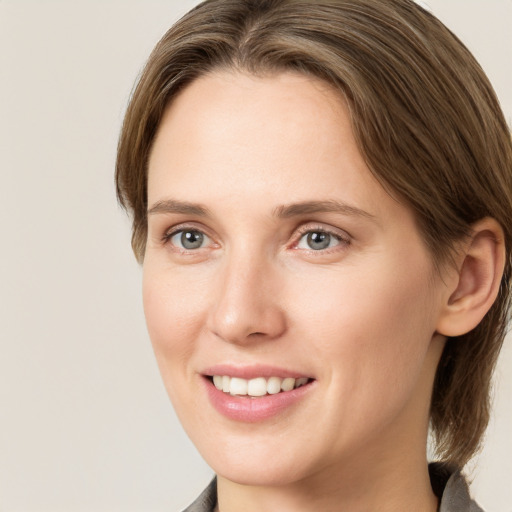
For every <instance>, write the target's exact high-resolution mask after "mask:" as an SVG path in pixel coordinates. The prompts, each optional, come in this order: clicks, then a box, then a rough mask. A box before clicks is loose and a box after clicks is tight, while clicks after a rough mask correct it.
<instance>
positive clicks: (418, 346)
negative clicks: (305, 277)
mask: <svg viewBox="0 0 512 512" xmlns="http://www.w3.org/2000/svg"><path fill="white" fill-rule="evenodd" d="M377 260H378V263H376V264H375V265H365V266H364V272H358V271H357V269H356V268H352V269H346V270H345V269H343V270H340V271H339V272H337V273H332V274H331V275H325V276H323V277H321V278H319V277H318V276H316V279H312V280H311V282H310V283H302V286H301V287H300V289H297V290H295V292H294V293H293V295H294V296H295V297H301V298H302V299H301V301H300V306H297V308H298V309H297V310H296V314H295V317H297V318H302V320H301V326H302V328H303V329H304V331H306V330H307V331H308V335H307V338H308V339H309V340H310V343H311V349H312V353H311V358H312V359H314V360H316V361H317V362H318V364H322V365H323V366H324V367H325V366H326V365H327V366H328V367H330V368H331V375H330V379H331V380H332V381H334V382H336V387H341V388H343V389H346V392H347V393H350V392H351V391H354V390H357V395H358V396H359V397H361V395H365V394H367V396H368V397H369V399H370V398H372V397H373V398H372V399H375V397H379V396H383V395H388V396H390V395H392V393H394V396H399V395H400V393H401V392H407V391H410V390H411V387H412V386H413V385H414V383H415V381H416V379H418V378H419V374H420V372H421V367H422V364H423V362H424V359H425V355H426V352H427V351H428V348H429V345H430V341H431V338H432V335H433V333H434V326H435V321H434V318H435V315H434V311H435V308H433V296H432V293H431V291H430V288H429V278H428V276H429V273H428V264H427V262H422V259H421V258H420V259H418V260H416V262H417V263H416V266H415V272H407V273H405V271H404V272H403V273H402V274H401V273H400V272H401V270H400V269H403V267H404V266H407V265H406V264H404V262H403V261H401V260H400V261H398V260H397V261H389V260H388V261H386V259H385V258H378V259H377ZM308 290H309V293H308ZM312 290H313V292H312ZM292 307H295V306H292Z"/></svg>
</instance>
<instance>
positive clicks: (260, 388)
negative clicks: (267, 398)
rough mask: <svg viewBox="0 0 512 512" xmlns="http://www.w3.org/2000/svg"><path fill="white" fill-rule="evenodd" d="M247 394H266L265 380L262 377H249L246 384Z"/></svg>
mask: <svg viewBox="0 0 512 512" xmlns="http://www.w3.org/2000/svg"><path fill="white" fill-rule="evenodd" d="M247 394H248V395H251V396H263V395H266V394H267V381H266V380H265V379H264V378H263V377H258V378H256V379H251V380H250V381H249V384H248V386H247Z"/></svg>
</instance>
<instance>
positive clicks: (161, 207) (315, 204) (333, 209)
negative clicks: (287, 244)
mask: <svg viewBox="0 0 512 512" xmlns="http://www.w3.org/2000/svg"><path fill="white" fill-rule="evenodd" d="M159 213H177V214H183V215H195V216H197V217H211V216H212V215H211V213H210V210H208V208H206V207H205V206H203V205H201V204H197V203H189V202H186V201H177V200H176V199H165V200H162V201H157V202H156V203H155V204H154V205H153V206H151V207H150V208H149V209H148V215H155V214H159ZM313 213H338V214H342V215H348V216H356V217H363V218H367V219H370V220H373V221H375V220H376V217H375V215H372V214H371V213H369V212H367V211H365V210H362V209H361V208H357V207H356V206H352V205H349V204H347V203H344V202H341V201H334V200H328V201H302V202H299V203H292V204H288V205H281V206H278V207H276V208H274V210H273V215H274V216H275V217H278V218H280V219H288V218H291V217H298V216H300V215H311V214H313Z"/></svg>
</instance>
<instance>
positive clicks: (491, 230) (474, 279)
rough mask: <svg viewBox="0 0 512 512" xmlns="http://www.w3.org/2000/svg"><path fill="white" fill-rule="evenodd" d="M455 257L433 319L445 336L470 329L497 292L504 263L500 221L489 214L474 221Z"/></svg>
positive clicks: (475, 324) (486, 309) (485, 310)
mask: <svg viewBox="0 0 512 512" xmlns="http://www.w3.org/2000/svg"><path fill="white" fill-rule="evenodd" d="M456 260H457V269H454V270H453V272H454V274H450V273H449V275H450V278H449V279H448V281H447V282H448V283H450V288H449V289H448V291H447V298H446V301H445V302H444V304H443V306H442V311H441V314H440V316H439V319H438V323H437V332H438V333H440V334H443V335H445V336H461V335H462V334H466V333H467V332H469V331H471V329H474V328H475V327H476V326H477V325H478V324H479V323H480V321H481V320H482V318H483V317H484V316H485V314H486V313H487V311H489V309H490V308H491V306H492V304H493V303H494V301H495V299H496V297H497V295H498V292H499V289H500V283H501V277H502V276H503V270H504V267H505V242H504V234H503V229H502V228H501V226H500V224H499V223H498V222H497V221H496V220H494V219H492V218H490V217H486V218H484V219H482V220H479V221H478V222H476V223H475V224H474V225H473V233H472V235H471V237H470V239H469V240H468V241H466V242H465V243H464V244H463V248H462V250H461V252H460V254H459V255H458V256H457V257H456Z"/></svg>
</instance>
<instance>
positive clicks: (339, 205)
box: [274, 200, 376, 221]
mask: <svg viewBox="0 0 512 512" xmlns="http://www.w3.org/2000/svg"><path fill="white" fill-rule="evenodd" d="M312 213H339V214H342V215H349V216H356V217H364V218H367V219H369V220H373V221H375V220H376V217H375V215H373V214H371V213H369V212H367V211H365V210H362V209H361V208H357V207H356V206H352V205H350V204H347V203H344V202H342V201H334V200H329V201H304V202H300V203H292V204H289V205H282V206H278V207H277V208H276V209H275V210H274V215H276V216H277V217H279V218H289V217H296V216H299V215H310V214H312Z"/></svg>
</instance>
